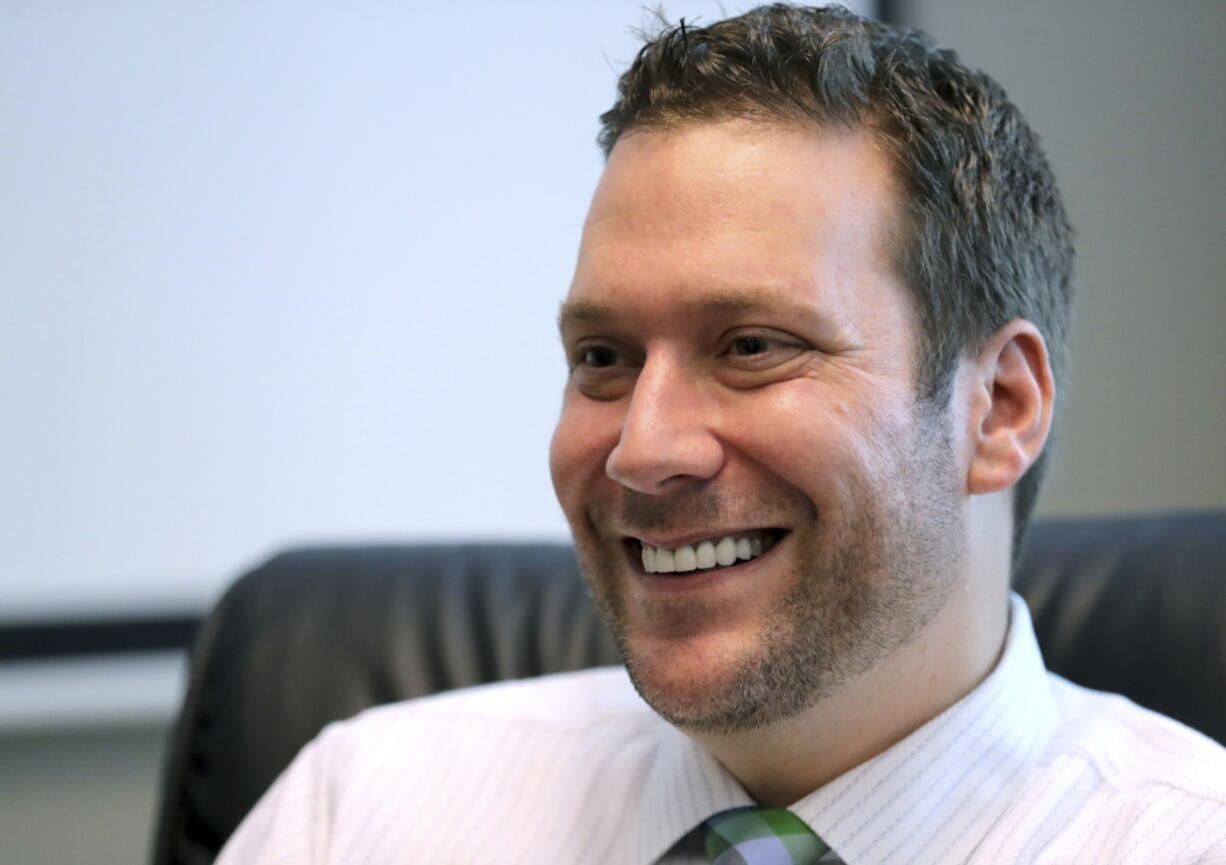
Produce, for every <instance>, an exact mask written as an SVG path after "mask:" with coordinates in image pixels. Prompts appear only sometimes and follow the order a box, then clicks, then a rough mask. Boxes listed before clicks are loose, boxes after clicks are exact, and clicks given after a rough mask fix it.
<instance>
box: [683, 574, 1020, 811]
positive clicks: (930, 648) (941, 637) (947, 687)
mask: <svg viewBox="0 0 1226 865" xmlns="http://www.w3.org/2000/svg"><path fill="white" fill-rule="evenodd" d="M976 586H982V583H981V581H978V580H976V581H974V582H970V581H964V582H963V583H962V584H961V585H960V586H959V587H958V589H956V590H955V592H954V594H953V596H951V598H950V600H949V602H948V603H947V604H946V605H945V606H944V608H943V609H942V610H941V611H940V612H939V613H938V614H937V616H936V617H935V618H934V619H933V620H932V621H931V622H929V623H928V625H927V626H926V627H925V628H924V630H923V631H922V632H921V633H920V634H919V636H918V637H917V638H916V639H915V640H913V641H912V642H910V643H909V644H907V645H905V646H903V647H901V648H900V649H898V650H897V651H895V652H894V653H893V654H892V655H890V656H888V657H887V658H885V659H883V660H882V661H881V662H879V663H878V664H877V665H876V666H875V667H873V668H872V669H871V670H869V671H868V672H867V673H865V674H864V675H862V676H860V677H858V678H857V679H855V680H854V681H851V682H849V683H847V684H846V685H845V686H844V687H843V688H842V689H841V690H840V691H838V692H836V693H834V694H831V695H830V696H828V697H826V698H823V699H822V700H821V701H820V702H819V703H817V704H815V705H814V706H812V707H810V708H809V709H807V710H806V711H804V712H802V713H801V714H799V715H797V716H794V717H791V718H787V719H784V720H781V721H778V722H776V723H774V724H771V725H769V726H767V727H765V728H761V729H756V730H751V731H747V732H742V733H732V734H691V735H692V738H694V739H695V741H697V742H698V743H699V744H701V745H702V746H703V747H705V748H706V749H707V750H708V751H710V752H711V754H712V755H714V756H715V758H716V759H717V760H719V761H720V762H721V763H722V764H723V765H724V767H725V768H727V769H728V771H729V772H731V773H732V775H733V776H734V777H735V778H736V779H737V780H738V781H739V782H740V783H741V785H742V786H743V787H744V788H745V790H746V791H747V792H748V793H749V794H750V795H751V796H753V797H754V799H756V800H757V801H758V802H759V803H760V804H762V805H767V806H771V807H784V806H787V805H790V804H792V803H793V802H796V801H797V800H799V799H802V798H804V797H805V796H807V795H808V794H809V793H812V792H813V791H814V790H817V789H819V788H820V787H822V786H824V785H825V784H827V783H828V782H830V781H831V780H833V779H835V778H837V777H838V776H840V775H842V774H843V773H845V772H847V771H848V770H850V769H852V768H854V767H855V766H858V765H860V764H861V763H863V762H865V761H866V760H869V759H871V758H872V757H874V756H876V755H877V754H879V753H881V752H882V751H884V750H886V749H887V748H889V747H890V746H891V745H893V744H895V743H896V742H898V741H900V740H902V739H904V738H906V737H907V736H908V735H909V734H911V733H912V732H914V731H915V730H916V729H918V728H919V727H921V726H922V725H923V724H924V723H926V722H927V721H929V720H931V719H932V718H935V717H936V716H937V715H939V714H941V712H943V711H944V710H945V709H947V708H949V707H950V706H952V705H953V704H954V703H956V702H957V701H958V700H960V699H962V697H964V696H966V695H967V694H968V693H970V692H971V691H972V690H973V689H974V688H975V686H977V685H978V684H979V683H980V682H982V681H983V679H984V678H985V677H987V675H988V673H990V672H991V671H992V669H993V668H994V667H995V666H996V663H997V661H998V660H999V657H1000V654H1001V651H1002V649H1003V647H1004V641H1005V634H1006V631H1007V629H1008V593H1007V587H1006V583H1005V581H1004V580H1000V581H996V582H995V583H994V588H993V589H990V590H989V589H984V588H976ZM995 586H999V588H995Z"/></svg>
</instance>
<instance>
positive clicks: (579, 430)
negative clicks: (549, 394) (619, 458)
mask: <svg viewBox="0 0 1226 865" xmlns="http://www.w3.org/2000/svg"><path fill="white" fill-rule="evenodd" d="M620 429H621V426H620V423H619V422H618V420H617V416H616V413H615V411H614V410H613V406H612V404H608V403H593V402H592V401H591V400H586V399H583V398H582V397H579V398H575V397H571V396H568V397H567V398H566V400H565V401H564V402H563V405H562V413H561V415H560V417H559V418H558V425H557V426H556V427H555V428H554V431H553V438H552V439H551V440H550V442H549V474H550V476H551V477H552V479H553V488H554V492H555V494H556V495H557V497H558V502H559V503H560V504H561V505H562V509H563V510H564V511H566V512H567V516H573V514H572V509H575V508H578V507H579V506H580V504H581V502H582V500H583V498H584V496H585V495H586V494H587V490H588V487H590V485H591V484H592V483H594V482H599V479H601V478H604V477H605V462H606V461H607V460H608V458H609V454H610V453H611V452H612V450H613V448H614V447H615V446H616V445H617V437H618V434H619V432H620Z"/></svg>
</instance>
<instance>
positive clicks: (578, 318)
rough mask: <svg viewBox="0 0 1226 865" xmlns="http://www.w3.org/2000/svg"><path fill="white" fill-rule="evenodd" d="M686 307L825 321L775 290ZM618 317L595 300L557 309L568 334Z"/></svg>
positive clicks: (731, 294)
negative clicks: (772, 313) (782, 312)
mask: <svg viewBox="0 0 1226 865" xmlns="http://www.w3.org/2000/svg"><path fill="white" fill-rule="evenodd" d="M685 306H686V307H688V310H689V312H690V314H692V315H695V316H703V317H714V316H719V315H736V314H743V313H747V312H765V311H770V310H774V311H779V310H781V309H782V310H785V311H787V312H789V313H792V314H795V315H798V316H800V317H803V318H808V319H818V320H822V319H825V318H826V316H824V315H822V314H821V313H820V312H819V311H818V310H816V309H814V308H812V307H810V306H809V305H807V304H803V303H798V302H797V301H796V300H794V299H792V298H791V297H789V296H787V295H785V294H784V293H782V292H778V291H772V290H759V291H752V292H750V291H720V292H716V293H713V294H705V295H702V296H701V297H695V298H693V299H692V300H689V301H687V302H686V303H685ZM618 317H619V313H618V309H617V307H615V306H613V305H611V304H607V303H600V302H599V301H592V300H573V301H571V300H568V301H563V302H562V303H561V304H560V306H559V308H558V330H559V331H560V332H562V333H565V332H566V330H567V329H568V328H572V327H576V326H578V325H581V324H582V325H601V324H606V323H608V322H610V321H613V320H615V319H617V318H618Z"/></svg>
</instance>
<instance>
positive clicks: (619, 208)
mask: <svg viewBox="0 0 1226 865" xmlns="http://www.w3.org/2000/svg"><path fill="white" fill-rule="evenodd" d="M896 200H897V196H896V193H895V184H894V181H893V177H892V174H891V171H890V165H889V160H888V157H887V156H886V155H885V154H884V153H883V152H882V151H881V150H880V148H879V147H878V146H877V143H876V141H875V140H874V138H873V137H872V134H871V133H870V132H868V131H866V130H842V129H841V130H838V131H829V130H820V129H816V128H800V127H790V126H779V125H764V124H761V123H754V122H748V121H741V120H734V121H726V122H720V123H709V124H697V125H692V126H686V127H682V128H679V129H674V130H668V131H654V130H653V131H639V132H635V133H632V134H630V135H628V136H625V137H623V138H622V139H621V140H620V141H619V142H618V143H617V145H616V146H615V147H614V149H613V152H612V154H611V155H610V157H609V161H608V164H607V165H606V168H605V171H604V174H603V175H602V177H601V181H600V183H599V185H598V186H597V189H596V192H595V195H594V196H593V200H592V206H591V209H590V211H589V213H588V218H587V221H586V223H585V226H584V233H583V240H582V243H581V245H580V253H579V262H578V266H577V268H576V273H575V279H574V282H573V283H572V285H571V290H570V294H569V296H568V300H567V303H566V304H565V305H564V308H563V324H564V325H565V324H566V322H567V320H568V319H591V318H593V317H595V316H597V315H600V314H616V313H617V312H618V311H619V309H626V308H627V307H637V308H647V307H657V308H665V307H667V308H670V309H681V308H687V309H689V308H712V309H716V310H738V309H739V310H744V309H746V308H748V307H750V306H752V305H753V304H754V303H756V302H757V303H770V302H776V301H783V300H791V301H792V302H794V303H808V304H810V305H812V304H818V305H821V306H824V307H828V308H829V309H831V310H838V309H840V308H842V309H844V310H847V311H850V308H851V306H852V305H854V304H856V303H858V302H861V301H864V300H876V301H881V300H883V299H885V298H883V297H876V298H870V297H868V296H867V295H870V294H872V291H873V289H874V288H880V286H874V283H880V282H882V281H883V280H884V281H886V282H890V283H892V284H893V283H894V279H893V271H894V268H893V266H892V264H891V256H890V254H889V251H890V249H891V248H892V244H893V235H894V226H895V224H896V222H897V213H898V208H897V205H896ZM895 288H896V286H895ZM893 299H894V300H898V298H893Z"/></svg>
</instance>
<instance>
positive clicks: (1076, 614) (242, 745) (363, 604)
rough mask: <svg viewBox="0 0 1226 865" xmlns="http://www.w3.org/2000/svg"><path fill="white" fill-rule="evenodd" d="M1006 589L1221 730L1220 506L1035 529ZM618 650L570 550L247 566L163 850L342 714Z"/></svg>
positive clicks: (1141, 691)
mask: <svg viewBox="0 0 1226 865" xmlns="http://www.w3.org/2000/svg"><path fill="white" fill-rule="evenodd" d="M1014 582H1015V586H1016V587H1017V589H1018V590H1019V591H1020V592H1021V593H1022V594H1023V595H1024V596H1025V597H1026V599H1027V601H1028V602H1029V604H1030V607H1031V610H1032V611H1033V613H1034V619H1035V626H1036V630H1037V632H1038V635H1039V642H1040V644H1041V645H1042V647H1043V650H1044V654H1045V656H1046V658H1047V661H1048V666H1049V667H1050V668H1051V669H1053V670H1055V671H1057V672H1059V673H1061V674H1063V675H1065V676H1067V677H1068V678H1070V679H1072V680H1074V681H1076V682H1079V683H1081V684H1084V685H1087V686H1089V687H1093V688H1101V689H1104V690H1110V691H1116V692H1119V693H1124V694H1126V695H1128V696H1130V697H1132V699H1134V700H1136V701H1137V702H1139V703H1141V704H1143V705H1146V706H1149V707H1151V708H1154V709H1157V710H1158V711H1161V712H1164V713H1166V714H1168V715H1171V716H1173V717H1175V718H1178V719H1180V720H1182V721H1184V722H1185V723H1187V724H1189V725H1191V726H1193V727H1196V728H1198V729H1200V730H1201V731H1203V732H1205V733H1207V734H1208V735H1210V736H1213V737H1215V738H1216V739H1217V740H1218V741H1221V742H1224V743H1226V513H1217V514H1199V515H1178V516H1163V517H1133V518H1116V519H1102V520H1077V521H1060V522H1047V523H1040V524H1038V525H1036V526H1034V528H1032V530H1031V532H1030V534H1029V537H1028V539H1027V544H1026V550H1025V553H1024V555H1023V557H1022V561H1021V563H1020V564H1019V567H1018V571H1017V575H1016V578H1015V581H1014ZM617 662H618V657H617V653H616V651H615V650H614V648H613V645H612V642H611V640H610V639H609V636H608V634H607V632H606V631H605V629H604V626H603V624H602V623H601V622H600V620H599V617H598V615H597V613H596V611H595V610H594V608H593V606H592V604H591V602H590V599H589V598H588V596H587V594H586V591H585V589H584V587H583V583H582V581H581V579H580V577H579V573H578V568H577V565H576V562H575V559H574V555H573V552H572V551H571V549H570V548H569V547H567V546H562V545H557V546H549V545H511V544H455V545H445V546H444V545H431V546H383V547H369V546H368V547H335V548H319V549H303V550H295V551H291V552H287V553H283V554H281V555H278V556H276V557H275V558H273V559H272V560H270V561H269V562H268V563H267V564H265V565H263V566H261V567H259V568H257V569H256V570H254V571H252V572H250V573H248V574H246V575H245V576H243V577H242V578H241V579H239V580H238V581H237V582H236V583H235V584H234V585H233V586H232V587H231V588H230V590H229V591H228V592H227V593H226V594H225V596H224V597H223V598H222V600H221V601H220V602H219V603H218V605H217V607H216V608H215V609H214V610H213V612H212V613H211V614H210V615H209V617H208V619H207V620H206V621H205V623H204V626H203V627H202V628H201V630H200V632H199V635H198V637H197V641H196V646H195V650H194V655H193V661H192V674H191V681H190V685H189V688H188V693H187V697H186V699H185V702H184V706H183V710H182V713H181V716H180V719H179V722H178V726H177V728H176V731H175V735H174V737H173V740H172V742H171V746H170V749H169V752H168V756H167V762H166V769H165V776H164V787H163V795H162V805H161V814H160V817H159V821H158V825H157V828H156V837H155V843H154V863H155V865H206V863H211V862H212V861H213V858H214V857H215V856H216V854H217V852H218V851H219V850H220V848H221V846H222V845H223V844H224V842H225V840H226V839H227V838H228V837H229V835H230V833H231V832H233V830H234V829H235V828H236V827H237V825H238V823H239V821H240V820H241V819H242V818H243V816H244V815H245V814H246V812H247V811H248V810H250V808H251V807H252V805H254V803H255V802H256V800H257V799H258V798H259V796H260V795H261V794H262V793H263V792H264V790H265V789H267V787H268V786H269V785H270V784H271V783H272V781H273V780H274V779H275V778H276V776H277V775H278V774H279V773H280V772H281V770H282V769H284V768H285V766H286V765H288V763H289V761H290V760H291V759H292V758H293V756H294V754H295V753H297V751H298V749H299V748H301V747H302V746H303V745H304V744H306V742H308V741H309V740H310V739H311V738H313V737H314V736H315V734H316V733H317V732H318V731H319V730H320V729H321V728H322V727H323V726H324V725H325V724H327V723H329V722H330V721H333V720H338V719H341V718H346V717H349V716H350V715H353V714H355V713H357V712H359V711H361V710H362V709H364V708H366V707H368V706H373V705H377V704H380V703H387V702H393V701H396V700H402V699H406V698H409V697H416V696H422V695H425V694H431V693H434V692H436V691H441V690H447V689H449V688H458V687H463V686H467V685H475V684H480V683H483V682H492V681H497V680H502V679H511V678H523V677H527V676H535V675H540V674H544V673H551V672H561V671H565V670H575V669H582V668H584V667H590V666H598V665H602V664H612V663H617Z"/></svg>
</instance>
